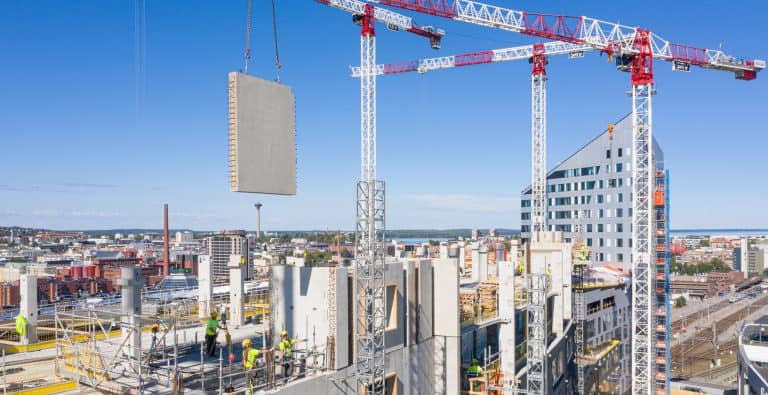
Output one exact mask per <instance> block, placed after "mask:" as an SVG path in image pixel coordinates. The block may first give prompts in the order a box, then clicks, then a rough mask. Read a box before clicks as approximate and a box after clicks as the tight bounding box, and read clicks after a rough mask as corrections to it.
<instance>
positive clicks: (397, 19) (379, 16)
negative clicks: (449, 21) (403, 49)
mask: <svg viewBox="0 0 768 395" xmlns="http://www.w3.org/2000/svg"><path fill="white" fill-rule="evenodd" d="M315 1H316V2H318V3H321V4H325V5H327V6H331V7H334V8H337V9H340V10H344V11H347V12H349V13H351V14H353V16H354V17H355V18H356V19H355V22H356V23H360V22H361V20H360V18H361V17H362V16H363V15H365V6H366V5H367V4H366V3H365V2H364V1H360V0H315ZM373 16H374V19H376V20H377V21H379V22H381V23H383V24H385V25H387V28H389V29H390V30H395V31H398V30H404V31H407V32H409V33H413V34H416V35H419V36H422V37H426V38H428V39H429V44H430V46H432V48H434V49H440V40H441V39H442V37H443V35H445V31H444V30H442V29H436V28H434V27H432V26H420V25H419V24H417V23H416V22H414V21H413V19H412V18H411V17H409V16H406V15H402V14H398V13H396V12H392V11H390V10H387V9H384V8H380V7H375V8H374V11H373Z"/></svg>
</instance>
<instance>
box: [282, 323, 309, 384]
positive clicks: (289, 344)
mask: <svg viewBox="0 0 768 395" xmlns="http://www.w3.org/2000/svg"><path fill="white" fill-rule="evenodd" d="M303 341H304V340H297V339H294V338H292V337H288V331H287V330H285V329H283V331H282V332H280V352H281V353H282V354H283V363H282V367H283V377H284V378H285V380H286V381H287V380H288V377H290V376H293V346H294V345H296V343H299V342H303Z"/></svg>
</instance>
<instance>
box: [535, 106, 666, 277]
mask: <svg viewBox="0 0 768 395" xmlns="http://www.w3.org/2000/svg"><path fill="white" fill-rule="evenodd" d="M653 151H654V153H653V157H654V161H655V168H656V169H657V171H658V170H661V169H663V162H664V154H663V152H662V151H661V148H660V147H659V145H658V144H657V143H656V141H655V140H654V143H653ZM547 212H548V215H547V227H548V229H549V230H552V231H559V232H563V239H564V240H565V241H567V242H570V241H573V240H574V239H576V238H580V239H581V241H582V242H584V243H586V245H587V246H588V247H589V249H590V252H591V256H590V258H591V261H592V262H595V263H597V264H608V263H610V264H614V265H616V266H617V267H620V268H622V269H626V270H628V269H629V268H630V267H631V262H630V255H631V252H632V117H631V116H630V115H627V116H625V117H624V118H623V119H621V120H620V121H619V122H618V123H616V125H615V127H614V129H613V133H611V132H609V131H608V130H605V131H604V132H602V133H601V134H600V135H598V136H597V137H595V138H594V139H593V140H592V141H590V142H589V143H587V144H586V145H585V146H584V147H582V148H581V149H579V150H578V151H576V153H574V154H573V155H571V156H570V157H568V158H567V159H565V160H564V161H562V162H561V163H560V164H559V165H557V166H556V167H555V168H553V169H552V170H550V171H549V173H548V174H547ZM520 219H521V227H520V228H521V233H522V234H521V236H522V238H523V241H527V240H528V239H530V236H531V187H530V186H528V187H527V188H525V190H523V193H522V196H521V215H520Z"/></svg>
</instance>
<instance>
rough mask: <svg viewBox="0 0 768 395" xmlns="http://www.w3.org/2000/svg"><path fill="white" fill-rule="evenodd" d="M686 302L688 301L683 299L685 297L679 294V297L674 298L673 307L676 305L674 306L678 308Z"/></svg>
mask: <svg viewBox="0 0 768 395" xmlns="http://www.w3.org/2000/svg"><path fill="white" fill-rule="evenodd" d="M687 303H688V301H687V300H685V297H683V296H680V297H678V298H677V299H675V307H676V308H680V307H683V306H685V305H686V304H687Z"/></svg>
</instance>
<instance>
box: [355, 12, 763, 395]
mask: <svg viewBox="0 0 768 395" xmlns="http://www.w3.org/2000/svg"><path fill="white" fill-rule="evenodd" d="M369 2H371V3H378V4H382V5H387V6H392V7H397V8H401V9H405V10H410V11H415V12H419V13H424V14H429V15H434V16H439V17H443V18H448V19H453V20H456V21H461V22H466V23H471V24H475V25H480V26H485V27H490V28H495V29H501V30H505V31H510V32H514V33H520V34H525V35H530V36H535V37H541V38H546V39H551V40H555V41H561V42H565V43H571V44H580V45H586V46H589V47H591V48H592V49H594V50H598V51H600V52H601V53H605V54H607V55H608V56H609V59H612V58H614V57H615V58H616V65H617V68H618V69H619V70H620V71H625V72H629V73H630V75H631V78H630V85H631V96H632V153H633V155H632V210H633V215H632V234H633V239H632V241H633V243H632V256H631V260H632V275H633V281H632V336H631V337H632V350H631V354H632V370H631V376H632V394H638V395H639V394H646V395H650V394H652V393H655V392H656V391H655V389H656V387H659V388H660V389H662V390H663V387H664V386H665V384H660V385H656V383H655V382H654V374H653V373H654V366H653V365H652V361H653V355H654V354H655V345H654V341H653V340H654V339H653V333H652V328H653V327H654V326H653V321H654V319H655V318H654V315H653V313H654V306H653V305H654V300H653V299H652V298H651V290H652V289H653V285H654V281H655V277H654V275H653V272H654V270H653V267H652V262H653V260H652V257H653V252H654V250H655V248H654V226H655V222H654V219H653V214H654V213H653V199H652V194H653V192H654V184H655V179H654V177H655V173H656V172H655V169H654V168H653V166H654V158H653V116H652V115H653V112H652V100H651V98H652V95H653V93H654V75H653V62H654V60H665V61H669V62H672V67H673V70H677V71H690V69H691V66H698V67H701V68H704V69H712V70H720V71H727V72H732V73H734V75H735V76H736V79H739V80H753V79H755V78H757V73H758V72H759V71H761V70H762V69H764V68H765V65H766V64H765V61H764V60H757V59H755V60H745V59H739V58H736V57H733V56H730V55H728V54H726V53H724V52H723V51H721V50H712V49H705V48H699V47H693V46H688V45H682V44H677V43H673V42H670V41H667V40H665V39H663V38H661V37H659V36H658V35H656V34H654V33H652V32H651V31H649V30H647V29H643V28H639V27H629V26H624V25H620V24H616V23H611V22H605V21H601V20H598V19H594V18H590V17H586V16H564V15H548V14H538V13H529V12H524V11H517V10H512V9H507V8H503V7H497V6H493V5H489V4H484V3H481V2H478V1H473V0H369ZM542 52H543V51H542V50H541V47H538V49H536V48H533V56H532V57H531V59H532V60H531V61H532V64H533V65H534V67H533V71H532V76H531V79H532V135H533V137H534V139H533V142H532V144H533V147H532V148H533V152H532V162H533V166H532V173H533V184H532V193H533V195H532V199H531V200H532V204H531V210H532V225H533V226H532V230H533V233H532V239H533V238H535V237H536V230H537V228H539V229H545V226H546V207H545V204H546V198H545V196H546V190H543V191H542V190H540V189H539V188H537V186H540V185H542V184H541V179H540V177H541V174H540V172H541V170H540V169H544V172H546V163H545V162H544V161H545V160H546V156H545V154H543V152H544V151H545V145H546V122H545V119H546V107H545V104H544V103H545V102H544V99H545V98H546V88H545V80H546V69H545V65H546V56H545V55H543V54H542ZM454 61H455V59H454ZM361 65H362V63H361ZM365 70H367V69H365ZM544 174H545V173H544ZM543 185H545V183H544V184H543ZM542 202H543V204H542ZM541 214H544V215H543V217H542V216H541ZM538 307H540V306H538ZM667 310H668V309H667ZM667 336H668V334H667ZM545 346H546V345H544V346H543V347H545ZM536 347H539V349H538V350H533V351H534V352H533V354H535V355H543V354H544V352H545V351H546V350H542V349H541V347H542V345H537V346H536ZM531 354H532V353H531V350H529V355H531ZM531 367H532V365H531V362H530V361H529V379H528V391H529V392H530V393H542V391H543V390H544V389H543V386H542V384H543V383H542V382H540V381H537V380H538V377H539V376H540V375H539V372H538V371H536V372H535V373H534V375H533V379H532V376H531V372H532V371H531V370H530V369H531ZM533 367H536V366H535V365H534V366H533ZM665 369H668V364H667V366H666V368H665ZM542 377H543V376H542Z"/></svg>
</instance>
